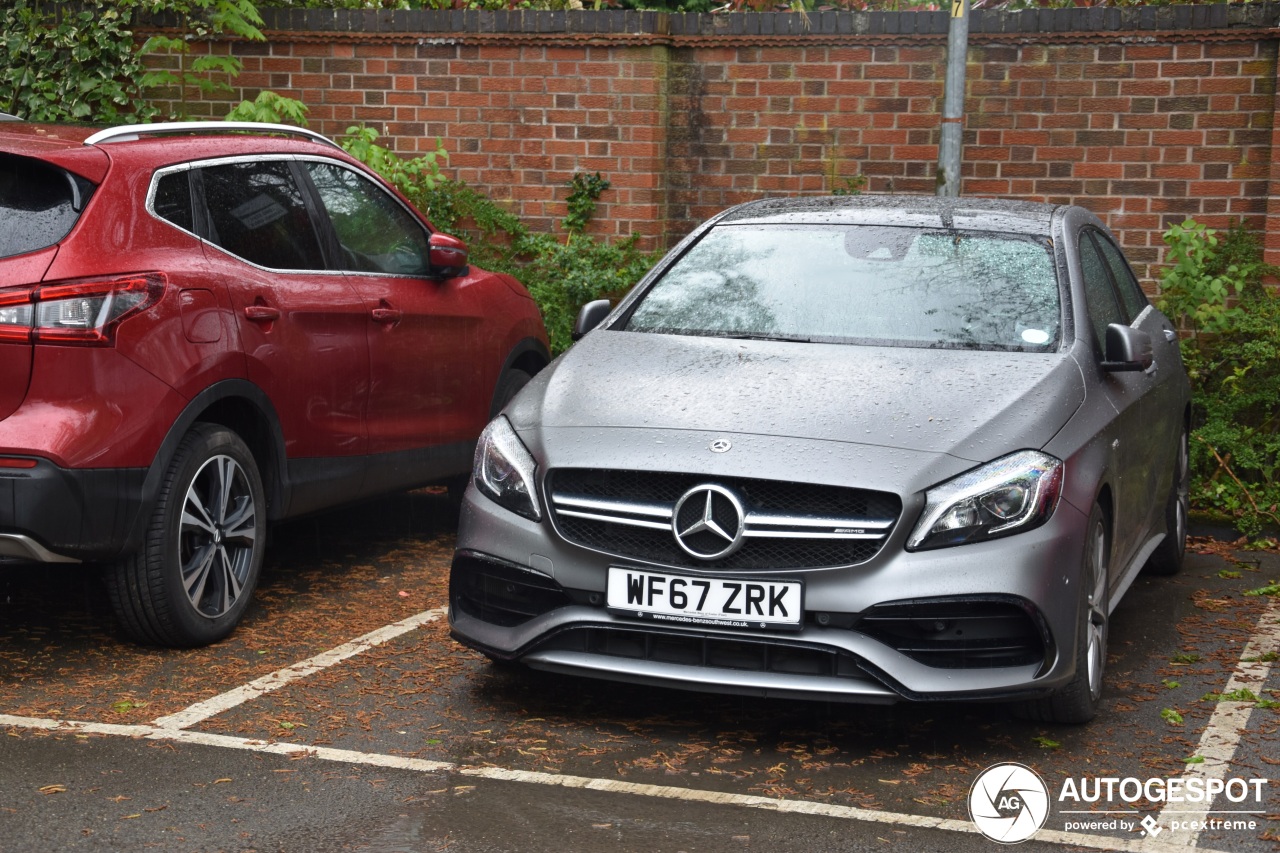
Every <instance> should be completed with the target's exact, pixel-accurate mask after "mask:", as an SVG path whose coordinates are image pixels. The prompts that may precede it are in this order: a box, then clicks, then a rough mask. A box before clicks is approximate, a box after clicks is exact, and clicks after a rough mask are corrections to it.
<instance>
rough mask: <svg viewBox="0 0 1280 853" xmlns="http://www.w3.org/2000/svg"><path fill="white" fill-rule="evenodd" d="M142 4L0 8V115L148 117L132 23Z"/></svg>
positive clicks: (112, 0)
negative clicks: (131, 20)
mask: <svg viewBox="0 0 1280 853" xmlns="http://www.w3.org/2000/svg"><path fill="white" fill-rule="evenodd" d="M139 5H140V0H88V2H86V3H85V4H84V5H83V6H82V7H78V8H67V7H64V6H63V5H62V4H54V3H47V2H39V0H9V2H5V3H0V112H7V113H11V114H13V115H17V116H20V117H21V118H25V119H27V120H28V121H98V122H115V121H118V120H120V119H121V118H137V119H147V118H150V117H151V116H152V115H154V114H155V112H156V110H155V109H154V108H153V107H151V106H149V105H148V104H147V102H146V101H145V100H144V99H143V98H142V86H141V85H140V84H139V80H140V79H141V78H142V75H143V73H144V71H145V69H144V68H143V65H142V62H141V60H140V59H139V58H138V55H137V54H136V53H135V51H134V39H133V31H132V30H131V29H130V28H129V19H130V17H131V16H132V14H133V11H134V10H135V9H136V8H138V7H139Z"/></svg>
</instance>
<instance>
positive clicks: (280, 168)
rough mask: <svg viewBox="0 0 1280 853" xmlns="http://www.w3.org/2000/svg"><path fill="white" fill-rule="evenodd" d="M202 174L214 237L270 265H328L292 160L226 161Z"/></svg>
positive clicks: (290, 267)
mask: <svg viewBox="0 0 1280 853" xmlns="http://www.w3.org/2000/svg"><path fill="white" fill-rule="evenodd" d="M200 172H201V178H202V181H203V185H204V204H205V208H206V209H207V211H208V214H209V224H210V231H211V233H210V234H209V239H210V240H212V241H213V242H214V243H216V244H217V245H219V246H221V247H222V248H224V249H226V250H227V251H228V252H231V253H232V254H233V255H238V256H239V257H241V258H244V259H245V260H246V261H249V262H251V263H255V264H258V265H259V266H263V267H268V268H270V269H278V270H321V269H324V268H325V264H324V256H323V255H322V254H321V252H320V241H319V240H318V239H317V237H316V231H315V226H314V225H313V224H312V222H311V216H310V214H309V213H308V212H307V207H306V204H305V203H304V202H303V199H302V192H301V190H300V189H299V188H298V184H297V182H296V181H294V179H293V173H292V172H291V171H290V169H289V163H288V162H286V161H284V160H266V161H263V162H258V163H226V164H223V165H219V166H206V167H205V168H203V169H201V170H200Z"/></svg>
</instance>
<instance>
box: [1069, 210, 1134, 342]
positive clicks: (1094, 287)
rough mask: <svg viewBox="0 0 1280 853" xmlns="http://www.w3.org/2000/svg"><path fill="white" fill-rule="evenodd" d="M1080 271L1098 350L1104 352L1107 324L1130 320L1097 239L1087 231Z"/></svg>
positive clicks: (1081, 248)
mask: <svg viewBox="0 0 1280 853" xmlns="http://www.w3.org/2000/svg"><path fill="white" fill-rule="evenodd" d="M1080 273H1081V275H1082V276H1083V277H1084V292H1085V300H1086V304H1087V307H1088V309H1089V322H1090V323H1091V324H1092V325H1093V335H1094V338H1093V339H1094V342H1095V343H1096V344H1097V350H1098V352H1104V351H1105V347H1106V340H1107V326H1109V325H1111V324H1112V323H1127V322H1128V321H1127V320H1126V319H1125V316H1124V312H1123V311H1121V310H1120V303H1119V302H1117V301H1116V292H1115V288H1113V287H1112V286H1111V275H1110V273H1108V272H1107V266H1106V262H1105V261H1104V260H1103V259H1102V256H1101V255H1099V254H1098V250H1097V248H1096V247H1095V246H1094V244H1093V241H1092V240H1090V239H1089V238H1088V237H1087V236H1085V235H1084V234H1081V235H1080Z"/></svg>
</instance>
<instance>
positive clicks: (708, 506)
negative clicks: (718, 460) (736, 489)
mask: <svg viewBox="0 0 1280 853" xmlns="http://www.w3.org/2000/svg"><path fill="white" fill-rule="evenodd" d="M671 531H672V532H673V533H674V534H675V537H676V543H677V544H678V545H679V546H680V547H681V548H683V549H684V551H685V552H686V553H688V554H691V555H693V556H694V557H697V558H698V559H699V560H718V559H720V558H721V557H727V556H729V555H730V554H732V553H733V552H734V551H737V550H738V549H739V548H741V547H742V540H743V536H744V535H745V533H746V513H745V512H744V511H743V509H742V501H740V500H739V499H738V496H737V495H735V494H734V493H733V492H731V491H729V490H728V489H726V488H725V487H724V486H716V485H713V484H711V483H706V484H703V485H701V486H694V487H693V488H692V489H690V490H689V491H687V492H685V493H684V495H683V496H682V497H681V498H680V500H678V501H676V508H675V512H674V513H673V514H672V517H671Z"/></svg>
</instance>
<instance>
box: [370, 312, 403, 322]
mask: <svg viewBox="0 0 1280 853" xmlns="http://www.w3.org/2000/svg"><path fill="white" fill-rule="evenodd" d="M369 314H370V316H372V317H373V322H375V323H398V322H400V317H401V316H402V313H401V311H400V309H399V308H374V309H373V310H372V311H370V312H369Z"/></svg>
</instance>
